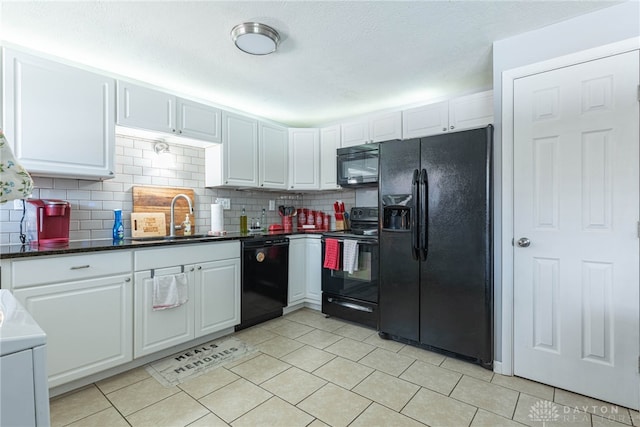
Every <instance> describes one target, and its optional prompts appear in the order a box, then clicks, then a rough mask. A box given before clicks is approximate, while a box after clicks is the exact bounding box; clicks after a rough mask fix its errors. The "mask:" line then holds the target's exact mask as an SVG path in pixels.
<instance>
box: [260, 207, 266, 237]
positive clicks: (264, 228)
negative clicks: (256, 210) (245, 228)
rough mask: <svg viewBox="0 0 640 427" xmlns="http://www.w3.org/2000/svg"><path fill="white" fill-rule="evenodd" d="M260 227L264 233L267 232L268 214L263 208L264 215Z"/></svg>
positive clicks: (261, 217) (262, 214)
mask: <svg viewBox="0 0 640 427" xmlns="http://www.w3.org/2000/svg"><path fill="white" fill-rule="evenodd" d="M260 227H261V228H262V231H267V212H266V211H265V210H264V208H262V213H261V214H260Z"/></svg>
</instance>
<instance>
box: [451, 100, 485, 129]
mask: <svg viewBox="0 0 640 427" xmlns="http://www.w3.org/2000/svg"><path fill="white" fill-rule="evenodd" d="M492 122H493V91H486V92H480V93H474V94H473V95H469V96H462V97H460V98H454V99H452V100H451V101H449V130H450V131H457V130H462V129H471V128H476V127H481V126H486V125H488V124H490V123H492Z"/></svg>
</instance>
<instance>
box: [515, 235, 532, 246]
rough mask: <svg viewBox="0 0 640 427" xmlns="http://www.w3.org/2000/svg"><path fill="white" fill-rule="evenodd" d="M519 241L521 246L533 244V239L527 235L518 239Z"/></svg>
mask: <svg viewBox="0 0 640 427" xmlns="http://www.w3.org/2000/svg"><path fill="white" fill-rule="evenodd" d="M517 243H518V246H520V247H521V248H528V247H529V245H530V244H531V240H529V239H527V238H526V237H521V238H519V239H518V242H517Z"/></svg>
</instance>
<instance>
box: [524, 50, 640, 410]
mask: <svg viewBox="0 0 640 427" xmlns="http://www.w3.org/2000/svg"><path fill="white" fill-rule="evenodd" d="M639 75H640V71H639V56H638V51H633V52H629V53H625V54H620V55H615V56H611V57H608V58H604V59H599V60H595V61H590V62H586V63H582V64H578V65H574V66H571V67H565V68H560V69H557V70H553V71H548V72H544V73H540V74H535V75H532V76H528V77H523V78H520V79H517V80H515V82H514V236H515V239H514V245H515V249H514V374H515V375H518V376H522V377H526V378H530V379H533V380H536V381H540V382H543V383H546V384H551V385H554V386H557V387H560V388H564V389H568V390H571V391H575V392H577V393H581V394H585V395H588V396H592V397H596V398H599V399H602V400H605V401H609V402H613V403H617V404H621V405H624V406H627V407H632V408H638V405H639V401H640V396H639V388H640V384H639V375H638V355H639V344H638V337H639V336H640V334H639V320H638V318H639V298H640V297H639V291H638V288H639V286H640V285H639V274H638V270H639V250H638V248H639V239H638V220H639V219H640V213H639V205H640V203H639V194H640V189H639V179H640V177H639V150H638V146H639V144H640V142H639V131H638V129H639V108H638V84H639ZM521 239H528V240H529V242H530V243H529V245H528V246H527V241H526V240H521Z"/></svg>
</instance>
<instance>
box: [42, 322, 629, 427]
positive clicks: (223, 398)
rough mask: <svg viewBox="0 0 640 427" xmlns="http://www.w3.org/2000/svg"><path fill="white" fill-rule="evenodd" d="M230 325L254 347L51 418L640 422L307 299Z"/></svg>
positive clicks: (246, 422)
mask: <svg viewBox="0 0 640 427" xmlns="http://www.w3.org/2000/svg"><path fill="white" fill-rule="evenodd" d="M235 335H236V336H237V337H238V338H240V339H242V340H243V341H245V342H247V343H248V344H250V345H251V346H253V347H255V348H256V349H258V350H259V351H257V352H255V353H253V354H251V355H249V356H246V357H245V358H243V359H240V360H237V361H235V362H232V363H229V364H226V365H224V366H223V367H219V368H216V369H213V370H211V371H209V372H206V373H204V374H202V375H200V376H199V377H197V378H194V379H192V380H190V381H189V382H186V383H183V384H180V385H179V386H177V387H170V388H167V387H164V386H162V385H161V384H160V383H158V382H157V381H156V380H155V379H154V378H153V377H151V376H150V375H149V374H148V373H147V372H146V370H145V369H144V367H142V368H137V369H133V370H131V371H128V372H125V373H123V374H120V375H117V376H115V377H112V378H108V379H105V380H103V381H100V382H98V383H95V384H92V385H90V386H87V387H84V388H82V389H80V390H77V391H74V392H71V393H68V394H65V395H62V396H58V397H56V398H53V399H52V400H51V424H52V426H67V425H70V426H109V427H111V426H128V425H131V426H192V427H197V426H227V425H231V426H238V427H240V426H278V427H280V426H283V427H296V426H310V427H320V426H326V425H329V426H336V427H338V426H366V427H371V426H394V427H395V426H424V425H427V426H434V427H435V426H452V427H458V426H472V427H480V426H487V427H497V426H522V425H528V426H543V425H544V426H546V427H555V426H567V425H570V426H576V427H578V426H588V427H622V426H624V425H634V426H640V415H639V414H638V412H637V411H630V410H628V409H626V408H621V407H616V406H614V405H610V404H606V403H604V402H600V401H597V400H594V399H591V398H588V397H584V396H580V395H577V394H574V393H569V392H567V391H564V390H560V389H554V388H553V387H549V386H546V385H543V384H539V383H535V382H532V381H528V380H524V379H521V378H515V377H506V376H502V375H498V374H494V373H492V372H490V371H487V370H485V369H482V368H480V367H478V366H476V365H473V364H469V363H466V362H462V361H459V360H456V359H451V358H447V357H445V356H442V355H439V354H436V353H432V352H429V351H425V350H422V349H419V348H416V347H412V346H407V345H404V344H401V343H398V342H394V341H384V340H381V339H380V338H378V336H377V334H376V333H375V331H374V330H371V329H368V328H364V327H361V326H357V325H354V324H351V323H348V322H343V321H341V320H338V319H334V318H325V317H324V316H323V315H322V314H321V313H319V312H317V311H313V310H309V309H303V310H298V311H296V312H293V313H290V314H288V315H286V316H284V317H282V318H279V319H275V320H272V321H269V322H266V323H263V324H261V325H258V326H255V327H253V328H250V329H247V330H244V331H241V332H238V333H236V334H235ZM551 402H554V403H551ZM534 407H535V408H538V410H539V411H538V414H539V415H537V418H536V415H535V413H534V412H533V409H532V408H534ZM579 408H586V410H587V411H588V412H584V411H582V410H581V409H579ZM543 421H544V422H543Z"/></svg>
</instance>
